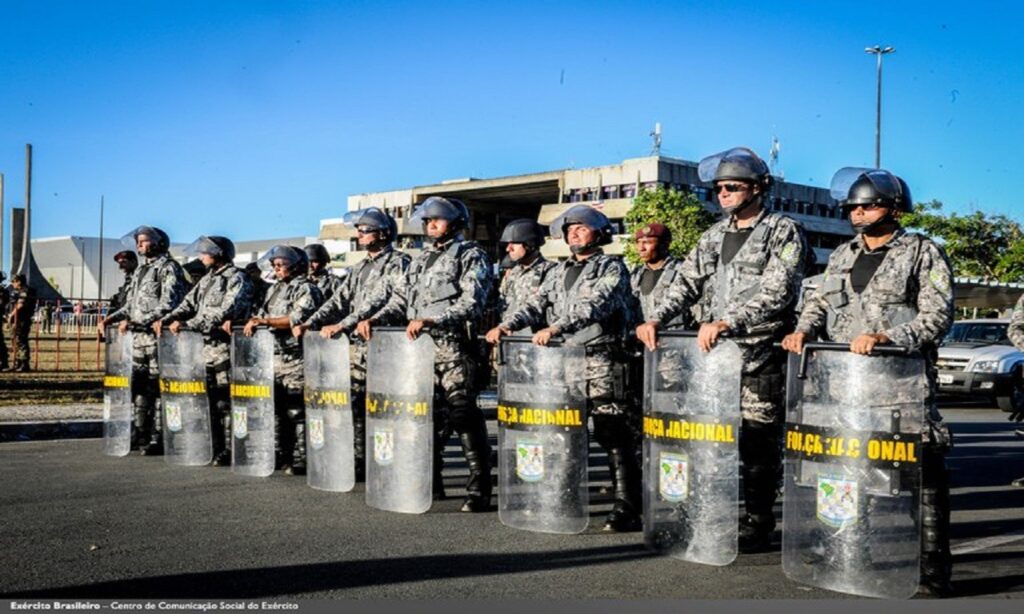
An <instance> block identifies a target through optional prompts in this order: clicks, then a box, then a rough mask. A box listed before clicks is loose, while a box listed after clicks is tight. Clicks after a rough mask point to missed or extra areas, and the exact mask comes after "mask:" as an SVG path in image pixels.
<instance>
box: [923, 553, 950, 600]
mask: <svg viewBox="0 0 1024 614" xmlns="http://www.w3.org/2000/svg"><path fill="white" fill-rule="evenodd" d="M952 572H953V566H952V564H951V562H950V556H949V553H943V552H925V553H924V554H922V555H921V586H920V588H919V589H918V594H919V595H922V596H926V597H940V598H945V597H953V596H954V590H953V584H952V583H951V582H950V581H949V578H950V576H951V575H952Z"/></svg>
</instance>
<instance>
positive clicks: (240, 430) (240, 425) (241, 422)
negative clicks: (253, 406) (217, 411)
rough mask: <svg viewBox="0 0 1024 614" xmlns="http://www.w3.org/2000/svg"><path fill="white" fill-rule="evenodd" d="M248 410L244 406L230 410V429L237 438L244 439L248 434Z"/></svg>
mask: <svg viewBox="0 0 1024 614" xmlns="http://www.w3.org/2000/svg"><path fill="white" fill-rule="evenodd" d="M248 413H249V412H247V411H246V409H245V408H244V407H238V408H235V409H233V410H232V411H231V430H232V431H233V432H234V433H235V437H236V438H238V439H245V436H246V435H248V434H249V415H248Z"/></svg>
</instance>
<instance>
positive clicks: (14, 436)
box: [0, 420, 103, 443]
mask: <svg viewBox="0 0 1024 614" xmlns="http://www.w3.org/2000/svg"><path fill="white" fill-rule="evenodd" d="M102 436H103V421H102V420H54V421H50V422H0V443H8V442H14V441H45V440H48V439H92V438H96V437H102Z"/></svg>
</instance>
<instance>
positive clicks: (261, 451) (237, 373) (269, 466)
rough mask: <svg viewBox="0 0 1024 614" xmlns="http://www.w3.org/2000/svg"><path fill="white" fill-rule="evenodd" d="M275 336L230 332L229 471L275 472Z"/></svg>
mask: <svg viewBox="0 0 1024 614" xmlns="http://www.w3.org/2000/svg"><path fill="white" fill-rule="evenodd" d="M274 460H275V459H274V337H273V336H272V335H271V334H270V331H268V330H265V329H258V330H256V332H255V334H254V335H253V336H252V337H246V336H245V335H243V334H242V332H241V329H236V330H235V332H234V334H233V335H231V471H233V472H235V473H238V474H241V475H250V476H255V477H267V476H268V475H270V474H272V473H274Z"/></svg>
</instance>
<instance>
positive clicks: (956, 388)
mask: <svg viewBox="0 0 1024 614" xmlns="http://www.w3.org/2000/svg"><path fill="white" fill-rule="evenodd" d="M1009 324H1010V321H1009V320H961V321H958V322H954V323H953V326H952V328H950V330H949V334H947V335H946V338H945V339H943V341H942V344H941V345H940V346H939V361H938V365H937V366H938V369H939V392H940V393H943V394H956V395H967V396H972V397H978V396H981V397H986V398H988V399H989V400H991V401H992V402H993V403H994V404H996V405H998V406H999V408H1000V409H1002V410H1003V411H1021V410H1022V409H1024V352H1022V351H1020V350H1018V349H1017V348H1015V347H1014V346H1013V344H1012V343H1010V339H1009V338H1008V337H1007V335H1006V331H1007V328H1008V327H1009Z"/></svg>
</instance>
